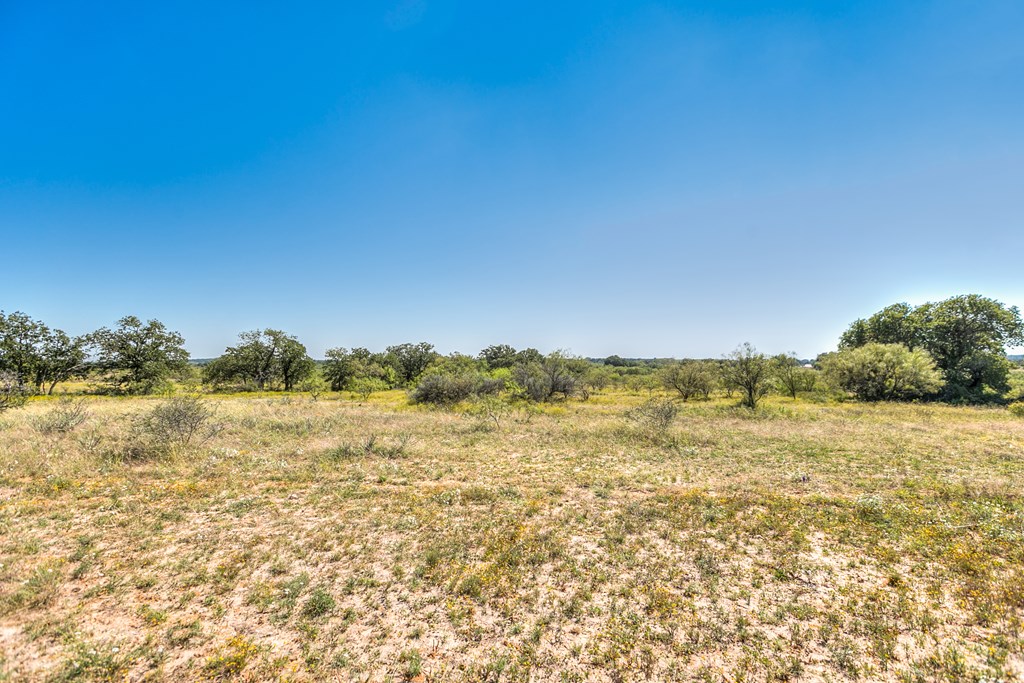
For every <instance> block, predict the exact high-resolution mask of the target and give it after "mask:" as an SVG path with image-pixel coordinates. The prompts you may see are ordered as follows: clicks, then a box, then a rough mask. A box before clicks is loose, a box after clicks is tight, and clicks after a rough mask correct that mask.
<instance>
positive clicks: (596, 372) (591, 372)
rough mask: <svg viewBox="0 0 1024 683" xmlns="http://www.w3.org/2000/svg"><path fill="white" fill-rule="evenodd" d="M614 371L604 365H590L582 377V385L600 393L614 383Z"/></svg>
mask: <svg viewBox="0 0 1024 683" xmlns="http://www.w3.org/2000/svg"><path fill="white" fill-rule="evenodd" d="M616 377H617V375H616V374H615V370H613V369H612V368H610V367H608V366H605V365H591V366H590V367H588V368H587V371H586V372H585V373H584V375H583V383H584V384H585V385H587V386H588V387H590V388H591V389H593V390H594V391H602V390H603V389H606V388H607V387H608V386H610V385H611V384H612V383H614V382H615V379H616Z"/></svg>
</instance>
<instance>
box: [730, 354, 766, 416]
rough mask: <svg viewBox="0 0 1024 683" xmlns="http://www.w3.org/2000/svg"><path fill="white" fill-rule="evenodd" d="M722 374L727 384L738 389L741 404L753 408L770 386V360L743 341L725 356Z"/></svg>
mask: <svg viewBox="0 0 1024 683" xmlns="http://www.w3.org/2000/svg"><path fill="white" fill-rule="evenodd" d="M722 376H723V380H724V382H725V383H726V385H727V386H733V387H735V388H736V389H738V390H739V391H740V393H741V395H742V405H745V406H747V407H748V408H751V409H755V408H757V404H758V402H760V400H761V399H762V398H764V397H765V396H766V395H767V394H768V390H769V387H770V386H771V380H772V365H771V361H769V359H768V357H767V356H765V355H764V354H763V353H758V351H757V349H755V348H754V347H753V346H751V345H750V344H749V343H745V344H743V345H742V346H740V347H739V348H737V349H736V350H735V351H733V352H732V353H730V354H728V355H727V356H726V357H725V363H724V364H723V365H722Z"/></svg>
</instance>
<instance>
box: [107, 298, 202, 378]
mask: <svg viewBox="0 0 1024 683" xmlns="http://www.w3.org/2000/svg"><path fill="white" fill-rule="evenodd" d="M89 342H90V343H91V344H93V345H95V347H96V349H97V359H96V363H95V365H96V367H98V368H99V369H100V370H103V371H105V372H107V373H108V374H107V376H108V380H109V383H110V385H111V386H112V387H113V388H114V389H116V390H120V391H128V392H129V393H149V392H151V391H153V390H154V389H156V388H158V387H159V386H160V385H161V384H162V383H163V382H166V381H167V380H168V379H169V378H170V377H171V376H172V375H173V374H175V373H178V372H184V371H185V370H187V369H188V360H189V355H188V351H186V350H185V347H184V344H185V338H184V337H182V336H181V335H180V334H179V333H177V332H174V331H172V330H168V329H167V327H166V326H165V325H164V324H163V323H162V322H160V321H159V320H149V321H147V322H145V323H144V322H142V321H141V320H140V319H139V318H137V317H135V316H134V315H129V316H125V317H124V318H121V319H120V320H118V321H117V327H116V328H114V329H109V328H106V327H103V328H100V329H99V330H97V331H95V332H93V333H92V334H91V335H89Z"/></svg>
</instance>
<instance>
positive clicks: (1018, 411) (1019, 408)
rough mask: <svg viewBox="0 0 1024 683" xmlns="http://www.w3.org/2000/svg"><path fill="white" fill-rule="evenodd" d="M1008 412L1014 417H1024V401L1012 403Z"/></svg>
mask: <svg viewBox="0 0 1024 683" xmlns="http://www.w3.org/2000/svg"><path fill="white" fill-rule="evenodd" d="M1007 410H1009V411H1010V415H1014V416H1016V417H1024V401H1017V402H1015V403H1011V404H1010V405H1009V406H1008V407H1007Z"/></svg>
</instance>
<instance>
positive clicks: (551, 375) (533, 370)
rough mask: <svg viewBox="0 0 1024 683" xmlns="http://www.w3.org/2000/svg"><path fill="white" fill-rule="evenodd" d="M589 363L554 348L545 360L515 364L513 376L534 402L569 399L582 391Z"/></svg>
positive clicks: (524, 392)
mask: <svg viewBox="0 0 1024 683" xmlns="http://www.w3.org/2000/svg"><path fill="white" fill-rule="evenodd" d="M586 369H587V362H586V361H585V360H583V359H580V358H573V357H571V356H568V355H566V354H564V353H563V352H561V351H555V352H553V353H551V354H549V355H548V356H546V357H545V358H544V359H543V360H542V361H540V362H536V361H530V362H527V363H521V364H519V365H516V367H515V368H514V369H513V371H512V378H513V380H514V381H515V383H516V384H517V385H518V386H519V388H520V390H521V393H522V395H523V396H524V397H525V398H528V399H530V400H532V401H550V400H553V399H554V398H556V397H561V398H570V397H572V396H574V395H576V394H578V393H580V392H581V391H582V390H583V374H584V373H585V372H586Z"/></svg>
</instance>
